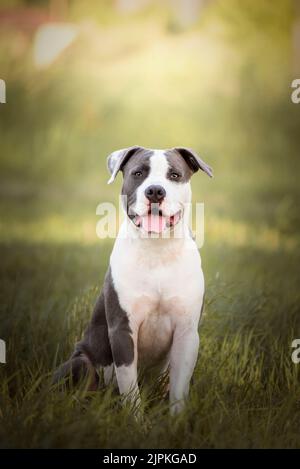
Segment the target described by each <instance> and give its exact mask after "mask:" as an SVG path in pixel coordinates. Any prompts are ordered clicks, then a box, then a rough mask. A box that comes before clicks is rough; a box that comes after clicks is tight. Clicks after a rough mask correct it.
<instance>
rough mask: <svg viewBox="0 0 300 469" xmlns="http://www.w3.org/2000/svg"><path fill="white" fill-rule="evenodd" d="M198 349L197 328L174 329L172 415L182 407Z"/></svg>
mask: <svg viewBox="0 0 300 469" xmlns="http://www.w3.org/2000/svg"><path fill="white" fill-rule="evenodd" d="M198 349H199V335H198V331H197V327H196V326H194V325H193V326H188V327H187V328H184V326H182V325H180V326H178V327H176V329H175V331H174V337H173V344H172V348H171V357H170V358H171V360H170V405H171V414H173V415H175V414H178V413H179V412H180V411H181V410H182V409H183V407H184V401H185V399H186V398H187V396H188V393H189V386H190V380H191V377H192V374H193V371H194V368H195V365H196V361H197V356H198Z"/></svg>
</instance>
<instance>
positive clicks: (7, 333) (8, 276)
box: [0, 0, 300, 448]
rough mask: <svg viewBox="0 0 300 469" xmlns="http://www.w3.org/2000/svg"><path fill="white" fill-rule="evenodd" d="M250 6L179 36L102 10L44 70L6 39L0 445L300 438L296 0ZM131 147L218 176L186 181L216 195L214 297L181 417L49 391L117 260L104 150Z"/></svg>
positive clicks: (210, 12) (149, 399)
mask: <svg viewBox="0 0 300 469" xmlns="http://www.w3.org/2000/svg"><path fill="white" fill-rule="evenodd" d="M248 3H249V5H248V9H249V14H247V15H245V13H244V11H243V12H242V11H241V10H238V2H235V1H234V0H231V1H228V2H226V5H227V6H226V7H225V6H224V5H225V3H223V4H222V3H219V2H216V4H212V6H211V7H209V8H207V10H206V11H205V14H204V16H203V17H202V18H201V20H200V21H199V24H197V25H195V27H194V28H192V29H191V30H189V31H186V32H181V33H176V34H175V33H174V32H172V31H170V30H169V29H168V28H167V27H166V25H167V23H166V16H165V15H162V17H161V18H160V16H157V12H154V13H151V12H148V13H147V14H144V15H142V16H133V17H127V18H124V17H123V18H122V21H121V20H119V19H117V20H115V18H114V17H110V16H109V15H111V14H112V13H111V12H110V13H107V16H105V27H100V28H99V27H98V26H97V25H96V24H93V25H92V26H91V27H90V28H88V31H86V30H83V31H82V33H81V36H80V39H79V40H78V41H77V43H76V44H74V46H73V48H72V49H70V50H69V51H67V53H66V54H65V55H64V56H63V57H62V58H61V59H60V60H59V61H58V62H57V63H55V64H54V65H53V66H52V67H51V68H50V69H47V70H38V69H36V68H34V66H33V64H32V60H31V50H32V49H31V48H32V42H31V39H30V40H26V41H27V42H26V41H25V39H24V38H23V37H22V36H20V38H19V41H18V42H17V41H13V40H10V38H11V37H12V36H10V35H9V34H8V32H7V31H6V33H5V36H4V34H3V37H2V39H3V40H2V41H1V42H0V43H1V46H0V47H1V49H2V48H3V51H5V52H6V53H5V54H0V67H1V68H0V70H1V74H3V78H5V80H6V82H7V90H8V98H7V104H5V105H1V108H0V123H1V127H0V147H1V160H0V168H1V185H0V195H1V198H0V214H1V218H0V220H1V222H0V259H1V263H0V276H1V278H0V337H1V338H2V339H4V340H6V343H7V364H6V365H2V364H0V447H4V448H7V447H22V448H31V447H42V448H51V447H67V448H75V447H83V448H87V447H93V448H94V447H95V448H99V447H103V448H113V447H114V448H125V447H132V448H138V447H143V448H166V447H176V448H179V447H182V448H194V447H197V448H211V447H213V448H229V447H230V448H231V447H243V448H253V447H259V448H266V447H284V448H295V447H299V445H300V436H299V425H300V386H299V382H300V374H299V370H300V368H299V365H298V366H297V365H295V364H293V362H292V360H291V353H292V348H291V342H292V340H293V339H295V338H299V337H300V311H299V305H300V301H299V300H300V298H299V296H300V294H299V280H300V278H299V261H300V250H299V232H300V219H299V213H300V211H299V196H300V190H299V183H298V174H299V158H298V156H299V137H298V129H299V124H300V115H299V109H300V108H299V109H298V108H297V106H296V105H293V104H291V102H290V97H289V93H290V81H291V80H290V63H289V46H288V44H289V37H290V36H289V34H290V30H291V24H292V23H291V22H292V20H291V15H290V10H289V2H281V1H279V0H277V1H276V2H272V5H271V6H269V7H268V2H251V3H250V2H248ZM283 5H284V7H283ZM106 12H107V11H106ZM283 12H284V14H283ZM269 13H272V14H271V15H270V14H269ZM102 26H103V25H102ZM245 31H248V33H247V34H244V32H245ZM258 31H259V34H258ZM256 33H257V34H256ZM11 34H13V33H11ZM271 45H272V51H276V52H274V53H272V54H270V53H269V52H268V51H269V50H270V46H271ZM1 78H2V77H1ZM134 143H140V144H143V145H145V146H147V145H148V146H152V147H161V146H162V147H164V146H173V145H177V144H180V145H186V146H191V147H194V148H195V149H197V150H198V151H199V152H200V153H201V154H202V156H203V158H204V159H205V160H207V162H208V163H210V164H211V165H212V166H213V168H214V171H215V178H214V179H213V180H212V181H211V180H209V178H205V176H204V175H200V174H199V175H198V174H197V175H196V176H195V177H194V180H193V198H194V201H204V202H205V243H204V246H203V248H202V249H201V255H202V262H203V269H204V273H205V278H206V300H205V312H204V316H203V318H202V321H201V327H200V340H201V348H200V354H199V360H198V363H197V367H196V370H195V374H194V377H193V384H192V387H191V395H190V399H189V402H188V405H187V408H186V410H185V411H184V413H183V414H182V415H180V416H179V417H176V418H171V417H170V416H169V414H168V408H167V402H166V401H165V400H163V399H162V390H161V387H160V386H159V384H157V383H153V386H152V387H151V388H150V389H143V397H144V399H143V402H144V406H145V415H146V418H145V422H144V423H143V424H141V423H137V422H136V421H135V420H134V419H133V418H132V416H131V414H130V411H129V409H128V408H122V406H121V405H120V398H119V396H117V395H116V394H115V393H114V392H113V390H112V389H108V390H104V389H101V390H99V391H98V392H95V393H91V392H90V393H88V392H86V390H85V389H84V388H79V389H73V390H71V391H66V392H61V391H60V390H58V389H56V388H53V387H51V386H50V384H49V377H50V376H51V373H52V371H53V369H54V367H55V365H56V364H58V363H61V362H62V361H63V360H64V359H65V358H66V357H67V356H68V355H69V353H70V351H71V350H72V348H73V345H74V343H75V342H76V341H77V340H78V339H79V338H80V337H81V334H82V331H83V330H84V328H85V326H86V324H87V322H88V320H89V317H90V314H91V310H92V307H93V304H94V302H95V299H96V296H97V294H98V292H99V290H100V288H101V284H102V280H103V277H104V274H105V271H106V268H107V265H108V260H109V254H110V250H111V247H112V242H111V241H109V240H100V239H97V237H96V233H95V229H96V223H97V216H96V206H97V204H98V203H99V202H101V201H116V200H117V195H118V191H119V189H120V180H119V181H118V182H116V184H115V185H114V187H111V186H107V185H106V180H107V173H106V168H105V157H106V155H107V154H108V153H109V152H110V151H112V150H114V149H116V148H120V147H125V146H126V145H131V144H134Z"/></svg>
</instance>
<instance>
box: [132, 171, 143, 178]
mask: <svg viewBox="0 0 300 469" xmlns="http://www.w3.org/2000/svg"><path fill="white" fill-rule="evenodd" d="M133 175H134V176H136V177H138V178H140V177H141V176H142V175H143V173H142V171H135V172H134V173H133Z"/></svg>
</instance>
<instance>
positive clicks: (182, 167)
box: [165, 149, 194, 183]
mask: <svg viewBox="0 0 300 469" xmlns="http://www.w3.org/2000/svg"><path fill="white" fill-rule="evenodd" d="M165 155H166V158H167V161H168V165H169V169H168V172H167V179H170V180H171V181H172V182H173V181H174V182H176V183H180V182H181V183H186V182H188V181H189V180H190V179H191V177H192V175H193V174H194V171H193V170H192V169H191V167H190V166H189V165H188V163H187V162H186V161H185V159H184V158H182V156H181V155H180V154H179V153H178V151H176V150H174V149H173V150H166V152H165ZM173 172H175V173H177V174H178V175H179V176H180V177H179V178H177V179H172V177H171V174H172V173H173Z"/></svg>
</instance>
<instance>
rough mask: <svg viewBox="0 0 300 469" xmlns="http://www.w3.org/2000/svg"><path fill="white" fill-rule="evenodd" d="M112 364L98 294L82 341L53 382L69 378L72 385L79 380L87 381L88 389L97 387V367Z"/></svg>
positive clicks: (102, 300)
mask: <svg viewBox="0 0 300 469" xmlns="http://www.w3.org/2000/svg"><path fill="white" fill-rule="evenodd" d="M112 364H113V359H112V353H111V348H110V343H109V338H108V329H107V322H106V316H105V306H104V296H103V293H101V294H100V296H99V298H98V300H97V302H96V305H95V307H94V311H93V315H92V319H91V322H90V324H89V326H88V328H87V330H86V331H85V334H84V337H83V339H82V340H81V341H80V342H79V343H78V344H77V345H76V347H75V351H74V353H73V354H72V356H71V358H70V359H69V360H68V361H67V362H65V363H63V364H62V365H61V366H60V367H59V368H58V370H56V372H55V373H54V377H53V382H54V383H55V382H58V381H60V380H62V379H65V378H67V377H70V378H71V379H72V382H73V383H74V384H77V383H78V382H79V381H80V380H81V379H89V389H91V390H94V389H96V388H97V387H98V381H99V376H98V373H97V371H96V369H97V368H99V367H104V369H105V368H107V367H110V366H111V365H112Z"/></svg>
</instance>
